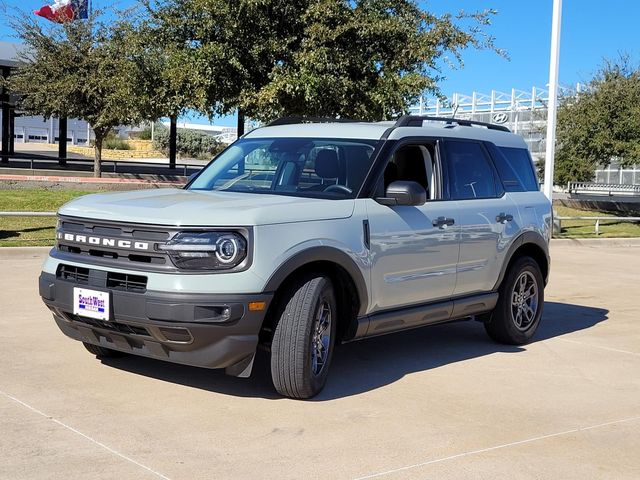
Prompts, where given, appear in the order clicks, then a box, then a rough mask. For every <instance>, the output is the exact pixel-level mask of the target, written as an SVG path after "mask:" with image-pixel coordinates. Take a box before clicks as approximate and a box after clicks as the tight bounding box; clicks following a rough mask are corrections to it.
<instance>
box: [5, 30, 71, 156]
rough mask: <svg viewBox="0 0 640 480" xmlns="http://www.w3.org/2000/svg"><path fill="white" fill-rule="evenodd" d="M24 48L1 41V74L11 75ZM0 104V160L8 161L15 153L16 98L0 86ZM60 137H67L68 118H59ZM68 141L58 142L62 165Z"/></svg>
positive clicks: (17, 44)
mask: <svg viewBox="0 0 640 480" xmlns="http://www.w3.org/2000/svg"><path fill="white" fill-rule="evenodd" d="M23 48H24V46H23V45H20V44H19V43H10V42H0V74H1V75H2V76H3V77H4V78H7V77H9V76H10V75H11V71H12V69H14V68H15V67H17V66H18V64H19V62H18V54H19V52H20V51H21V50H22V49H23ZM0 105H1V107H2V128H1V130H0V132H1V135H2V149H1V150H0V161H2V162H7V161H8V158H9V155H12V154H13V153H14V139H15V118H16V108H15V107H16V105H15V99H13V98H11V96H10V95H9V92H8V91H7V90H6V89H5V88H4V87H0ZM58 130H59V134H58V137H59V138H61V139H62V138H67V119H66V118H59V119H58ZM66 157H67V142H65V141H59V142H58V160H59V163H60V165H65V164H66Z"/></svg>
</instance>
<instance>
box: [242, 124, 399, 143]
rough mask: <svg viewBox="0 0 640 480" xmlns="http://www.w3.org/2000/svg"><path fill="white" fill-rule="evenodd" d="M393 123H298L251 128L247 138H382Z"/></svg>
mask: <svg viewBox="0 0 640 480" xmlns="http://www.w3.org/2000/svg"><path fill="white" fill-rule="evenodd" d="M392 125H393V124H380V123H356V122H353V123H296V124H291V125H278V126H275V127H262V128H256V129H255V130H251V132H249V133H248V134H247V136H246V137H247V138H269V137H297V138H303V137H314V138H350V139H357V140H380V138H381V137H382V134H383V133H384V132H385V131H386V130H387V129H389V127H390V126H392Z"/></svg>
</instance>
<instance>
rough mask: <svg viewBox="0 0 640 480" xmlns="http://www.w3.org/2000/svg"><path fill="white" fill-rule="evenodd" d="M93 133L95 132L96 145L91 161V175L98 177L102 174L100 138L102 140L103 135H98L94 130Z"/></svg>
mask: <svg viewBox="0 0 640 480" xmlns="http://www.w3.org/2000/svg"><path fill="white" fill-rule="evenodd" d="M94 133H95V134H96V146H95V153H96V158H95V159H94V161H93V176H94V177H95V178H100V177H101V176H102V140H103V137H102V135H99V134H98V133H97V132H95V131H94Z"/></svg>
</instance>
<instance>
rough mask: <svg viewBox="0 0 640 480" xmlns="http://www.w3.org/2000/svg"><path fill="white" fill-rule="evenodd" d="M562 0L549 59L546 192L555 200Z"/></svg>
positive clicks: (555, 8) (557, 5)
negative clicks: (554, 174) (554, 171)
mask: <svg viewBox="0 0 640 480" xmlns="http://www.w3.org/2000/svg"><path fill="white" fill-rule="evenodd" d="M561 23H562V0H553V21H552V26H551V59H550V61H549V109H548V111H547V145H546V152H545V162H544V194H545V195H546V196H547V198H548V199H549V200H550V201H552V200H553V169H554V163H555V154H556V121H557V113H558V69H559V66H560V30H561Z"/></svg>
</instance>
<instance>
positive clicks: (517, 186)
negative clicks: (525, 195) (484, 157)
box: [491, 147, 540, 192]
mask: <svg viewBox="0 0 640 480" xmlns="http://www.w3.org/2000/svg"><path fill="white" fill-rule="evenodd" d="M491 153H492V154H493V157H494V163H495V165H496V169H497V170H498V174H499V175H500V178H501V179H502V183H503V184H504V189H505V190H506V191H507V192H536V191H538V190H540V187H539V185H538V178H537V177H536V172H535V169H534V166H533V162H532V160H531V155H530V154H529V150H527V149H526V148H511V147H493V148H491Z"/></svg>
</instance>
